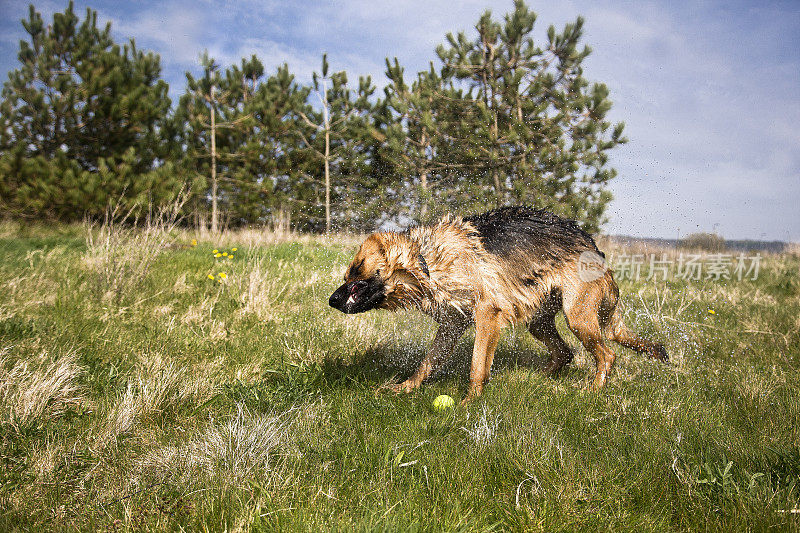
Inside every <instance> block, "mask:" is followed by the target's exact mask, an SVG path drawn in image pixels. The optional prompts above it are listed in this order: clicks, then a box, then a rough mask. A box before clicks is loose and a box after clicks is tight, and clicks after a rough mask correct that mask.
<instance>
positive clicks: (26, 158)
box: [0, 2, 181, 220]
mask: <svg viewBox="0 0 800 533" xmlns="http://www.w3.org/2000/svg"><path fill="white" fill-rule="evenodd" d="M22 24H23V27H24V28H25V31H26V32H27V33H28V35H29V40H28V41H21V42H20V51H19V55H18V57H19V61H20V64H21V66H20V68H19V69H17V70H14V71H13V72H11V73H10V74H9V79H8V81H7V82H6V83H5V84H4V87H3V92H2V102H0V115H2V119H0V121H2V122H1V123H0V192H1V193H2V194H1V195H0V196H2V200H0V202H2V207H3V209H4V210H5V211H6V213H10V214H13V215H17V216H24V217H48V218H60V219H64V220H76V219H80V218H82V217H83V216H84V215H85V214H88V215H99V214H101V213H102V212H103V211H104V210H105V209H106V207H107V205H108V204H109V203H110V202H118V201H122V203H123V204H125V205H127V206H130V205H133V204H135V203H145V202H161V201H165V200H166V199H168V198H171V197H172V196H174V194H175V193H176V192H177V190H178V189H180V187H181V184H180V183H178V182H177V181H176V180H175V179H174V178H173V174H172V173H171V172H170V170H171V166H170V165H169V164H165V163H164V161H163V159H162V158H163V156H164V155H165V154H164V152H163V151H162V149H161V143H160V142H159V135H160V129H161V127H162V125H163V123H164V121H165V118H166V116H167V113H168V110H169V106H170V100H169V98H168V97H167V89H168V87H167V84H166V83H165V82H164V81H163V80H161V79H160V71H161V68H160V61H159V57H158V56H157V55H154V54H152V53H145V52H142V51H140V50H138V49H137V47H136V45H135V43H134V41H132V40H131V41H130V42H129V43H128V44H126V45H124V46H122V47H120V46H119V45H117V44H115V43H114V42H113V40H112V38H111V26H110V23H109V24H106V26H105V27H104V28H102V29H101V28H99V27H98V26H97V13H96V12H95V11H92V10H91V9H87V11H86V17H85V19H84V20H83V21H82V22H81V21H80V20H79V19H78V17H77V16H76V15H75V13H74V6H73V3H72V2H70V4H69V6H68V7H67V9H66V10H65V11H64V12H63V13H56V14H55V15H54V16H53V23H52V24H51V25H48V26H45V23H44V20H43V19H42V17H41V15H40V14H39V13H38V12H37V11H36V10H35V9H34V7H33V6H31V7H30V11H29V16H28V19H27V20H23V21H22Z"/></svg>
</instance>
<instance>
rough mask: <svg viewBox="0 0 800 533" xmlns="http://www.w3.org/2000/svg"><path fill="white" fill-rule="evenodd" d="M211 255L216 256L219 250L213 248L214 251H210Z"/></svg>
mask: <svg viewBox="0 0 800 533" xmlns="http://www.w3.org/2000/svg"><path fill="white" fill-rule="evenodd" d="M211 253H212V254H218V253H219V250H217V249H216V248H214V249H213V250H212V251H211Z"/></svg>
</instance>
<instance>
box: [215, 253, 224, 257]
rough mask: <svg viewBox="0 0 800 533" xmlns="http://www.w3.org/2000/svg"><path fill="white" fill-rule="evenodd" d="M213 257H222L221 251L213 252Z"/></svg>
mask: <svg viewBox="0 0 800 533" xmlns="http://www.w3.org/2000/svg"><path fill="white" fill-rule="evenodd" d="M214 257H222V254H221V253H215V254H214Z"/></svg>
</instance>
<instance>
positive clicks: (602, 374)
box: [563, 280, 616, 390]
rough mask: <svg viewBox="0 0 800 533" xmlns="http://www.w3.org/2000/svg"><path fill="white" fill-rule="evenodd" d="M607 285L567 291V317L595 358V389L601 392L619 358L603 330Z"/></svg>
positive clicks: (594, 284)
mask: <svg viewBox="0 0 800 533" xmlns="http://www.w3.org/2000/svg"><path fill="white" fill-rule="evenodd" d="M604 289H605V282H604V280H598V281H594V282H591V283H580V284H576V285H574V286H572V287H570V290H565V291H564V298H563V299H564V315H565V316H566V318H567V323H568V324H569V329H570V330H571V331H572V332H573V333H574V334H575V336H576V337H578V340H580V341H581V343H582V344H583V345H584V346H585V347H586V349H587V350H588V351H589V352H590V353H591V354H592V355H593V356H594V361H595V363H596V365H597V370H596V372H595V376H594V381H593V382H592V389H593V390H599V389H601V388H602V387H603V385H605V383H606V378H607V377H608V375H609V373H610V372H611V367H612V366H614V360H615V359H616V355H615V354H614V351H613V350H612V349H611V348H609V347H608V346H607V345H606V344H605V342H604V341H603V335H602V330H601V327H600V321H601V315H602V306H603V300H604V297H605V290H604Z"/></svg>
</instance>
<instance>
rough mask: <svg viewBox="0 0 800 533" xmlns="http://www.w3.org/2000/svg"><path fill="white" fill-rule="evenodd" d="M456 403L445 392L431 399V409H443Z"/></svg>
mask: <svg viewBox="0 0 800 533" xmlns="http://www.w3.org/2000/svg"><path fill="white" fill-rule="evenodd" d="M455 404H456V402H455V400H453V399H452V398H451V397H450V396H448V395H447V394H441V395H439V396H437V397H436V399H435V400H433V410H434V411H444V410H446V409H450V408H452V407H453V406H454V405H455Z"/></svg>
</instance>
